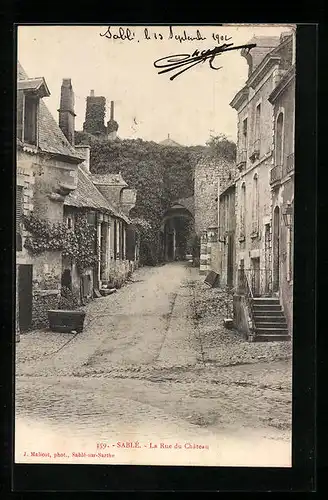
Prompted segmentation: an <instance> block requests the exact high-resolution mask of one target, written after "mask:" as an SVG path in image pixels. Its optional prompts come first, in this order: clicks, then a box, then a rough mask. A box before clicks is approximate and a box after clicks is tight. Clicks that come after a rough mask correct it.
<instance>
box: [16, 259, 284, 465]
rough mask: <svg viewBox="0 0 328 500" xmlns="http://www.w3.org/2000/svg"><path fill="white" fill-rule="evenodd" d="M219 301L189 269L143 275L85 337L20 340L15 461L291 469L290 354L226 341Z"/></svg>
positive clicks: (102, 311)
mask: <svg viewBox="0 0 328 500" xmlns="http://www.w3.org/2000/svg"><path fill="white" fill-rule="evenodd" d="M219 296H220V295H219V292H218V289H209V288H207V287H206V285H204V284H203V281H201V279H200V277H199V275H198V270H197V269H195V268H192V267H190V266H189V265H188V264H187V263H178V262H177V263H170V264H166V265H164V266H158V267H151V268H148V267H144V268H140V269H138V270H137V271H136V272H135V273H134V275H133V277H132V278H131V279H130V281H128V282H127V284H126V285H125V286H124V287H122V288H121V289H120V290H118V292H117V293H115V294H113V295H110V296H108V297H102V298H98V299H97V300H95V301H93V302H90V303H89V304H88V305H87V306H86V308H85V309H86V313H87V314H86V320H85V328H84V330H83V332H82V333H79V334H76V335H74V334H64V333H54V332H51V331H47V330H39V331H32V332H28V333H25V334H22V335H21V342H20V343H19V344H17V346H16V398H15V406H16V423H15V426H16V430H15V437H16V442H17V443H19V448H18V447H16V450H15V455H16V457H15V460H16V461H17V462H20V461H21V458H22V457H23V456H24V453H25V454H27V456H29V458H30V461H32V462H33V461H35V462H40V461H41V462H43V463H47V460H48V461H49V462H50V461H55V462H56V461H58V463H72V462H75V463H76V461H77V460H78V461H80V462H81V463H110V464H149V465H150V464H154V465H218V466H219V465H222V466H224V465H234V466H238V465H241V466H242V465H253V466H270V465H271V466H275V465H278V466H290V464H291V352H290V350H291V346H290V344H289V343H284V342H281V343H278V342H271V343H248V342H245V341H244V339H242V338H241V337H240V335H239V334H237V333H236V332H234V331H233V330H231V331H230V330H226V329H224V327H223V326H222V323H223V317H224V314H225V311H223V307H220V302H219ZM204 304H205V305H206V307H205V306H204ZM213 304H214V305H215V308H216V309H215V311H214V310H213ZM214 312H215V313H214ZM136 442H137V444H136ZM127 443H130V444H127ZM131 443H132V445H131ZM131 446H133V447H131ZM141 450H142V453H141ZM159 450H160V453H159ZM47 453H49V454H50V456H51V460H49V456H48V457H47ZM25 456H26V455H25Z"/></svg>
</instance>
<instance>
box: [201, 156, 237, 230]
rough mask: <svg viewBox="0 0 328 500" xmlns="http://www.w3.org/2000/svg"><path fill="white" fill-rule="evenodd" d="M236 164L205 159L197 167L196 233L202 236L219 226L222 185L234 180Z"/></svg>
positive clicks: (221, 160) (222, 160) (223, 160)
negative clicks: (211, 228)
mask: <svg viewBox="0 0 328 500" xmlns="http://www.w3.org/2000/svg"><path fill="white" fill-rule="evenodd" d="M234 170H235V163H232V162H229V161H227V160H225V159H224V158H221V159H219V160H215V161H214V160H212V159H210V158H207V157H205V158H203V159H202V160H200V161H199V162H198V164H197V165H196V167H195V178H194V203H195V232H196V234H197V235H200V234H201V233H202V231H206V230H207V229H208V228H209V227H217V225H218V196H219V190H220V184H219V179H220V183H221V182H223V184H224V183H225V182H229V181H230V180H231V179H232V178H233V175H234V174H233V172H234Z"/></svg>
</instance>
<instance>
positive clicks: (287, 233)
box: [269, 64, 295, 331]
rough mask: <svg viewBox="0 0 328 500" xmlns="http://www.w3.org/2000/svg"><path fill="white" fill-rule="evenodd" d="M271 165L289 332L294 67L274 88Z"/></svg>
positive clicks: (277, 257)
mask: <svg viewBox="0 0 328 500" xmlns="http://www.w3.org/2000/svg"><path fill="white" fill-rule="evenodd" d="M269 100H270V102H271V104H272V105H273V121H274V159H273V160H274V163H273V166H272V168H271V172H270V186H271V196H272V214H271V218H272V246H273V249H274V251H273V256H272V270H273V290H274V291H277V292H279V296H280V299H281V302H282V304H283V307H284V311H285V314H286V319H287V323H288V326H289V329H290V331H292V326H293V260H294V238H293V233H294V231H293V227H294V220H293V219H294V217H293V214H294V142H295V141H294V137H295V65H294V64H293V65H292V66H291V68H290V69H289V70H288V71H286V73H285V75H284V76H283V78H282V79H281V80H280V82H279V83H278V84H277V86H276V87H275V88H274V89H273V91H272V93H271V95H270V97H269Z"/></svg>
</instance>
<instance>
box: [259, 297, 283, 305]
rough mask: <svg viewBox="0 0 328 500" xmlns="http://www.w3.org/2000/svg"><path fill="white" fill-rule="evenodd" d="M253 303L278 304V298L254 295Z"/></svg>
mask: <svg viewBox="0 0 328 500" xmlns="http://www.w3.org/2000/svg"><path fill="white" fill-rule="evenodd" d="M253 304H256V305H258V304H276V305H280V302H279V299H277V298H275V297H254V298H253Z"/></svg>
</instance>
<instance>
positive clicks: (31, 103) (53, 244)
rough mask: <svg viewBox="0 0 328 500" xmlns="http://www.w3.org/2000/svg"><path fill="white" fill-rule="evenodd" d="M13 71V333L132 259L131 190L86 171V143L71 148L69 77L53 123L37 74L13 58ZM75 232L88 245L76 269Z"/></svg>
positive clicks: (117, 282) (84, 294)
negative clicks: (66, 295) (29, 74)
mask: <svg viewBox="0 0 328 500" xmlns="http://www.w3.org/2000/svg"><path fill="white" fill-rule="evenodd" d="M17 77H18V83H17V170H16V328H17V332H18V334H19V331H24V330H28V329H31V328H38V327H44V326H46V325H47V324H48V318H47V311H48V310H49V309H56V308H57V306H58V302H59V299H60V296H61V292H62V287H63V286H65V287H68V288H69V289H71V291H72V292H74V295H75V296H76V297H77V298H78V299H79V301H80V303H81V302H82V303H84V302H85V301H87V300H88V299H90V298H92V297H94V296H95V291H97V290H98V291H99V289H101V288H102V287H104V286H105V285H108V284H111V285H113V286H117V287H119V286H121V285H122V283H123V282H124V280H125V279H126V278H127V276H128V275H129V274H130V273H131V272H132V271H133V270H134V269H135V267H136V266H137V264H138V232H137V230H136V228H135V227H134V226H133V224H132V223H131V220H130V219H129V212H130V210H131V209H132V208H133V207H134V205H135V202H136V191H135V190H131V189H129V188H128V186H127V184H126V182H125V181H124V179H122V176H121V175H120V174H114V175H111V176H107V177H106V179H104V178H103V179H99V178H98V177H97V176H94V177H93V176H92V175H91V173H90V148H89V146H83V145H79V146H75V141H74V134H75V113H74V92H73V88H72V83H71V80H70V79H64V80H63V82H62V86H61V98H60V108H59V110H58V112H59V124H57V123H56V121H55V119H54V118H53V116H52V115H51V113H50V112H49V110H48V109H47V107H46V105H45V103H44V102H43V99H44V98H45V97H47V96H48V95H49V94H50V92H49V89H48V87H47V85H46V82H45V80H44V78H28V77H27V75H26V73H25V72H24V70H23V68H22V67H21V66H20V65H19V64H18V73H17ZM83 224H85V225H83ZM82 226H83V227H82ZM83 231H85V234H84V233H83ZM89 232H90V239H91V240H89V241H87V239H88V236H89ZM87 235H88V236H87ZM79 237H80V240H81V241H82V240H83V238H84V240H85V242H86V245H87V248H88V252H84V253H86V254H88V255H86V263H87V264H86V265H84V266H83V267H82V264H81V263H82V260H83V259H82V258H81V255H79V256H78V255H77V254H76V248H79V247H78V245H79V244H81V241H80V243H79ZM86 238H87V239H86ZM82 245H83V242H82ZM74 248H75V254H74ZM81 248H82V247H81ZM84 250H85V249H84ZM78 257H79V259H78Z"/></svg>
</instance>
